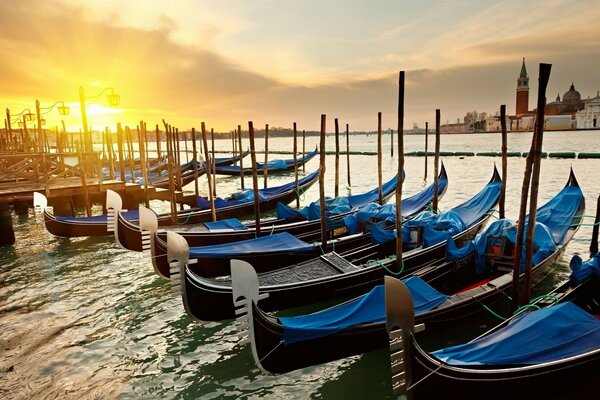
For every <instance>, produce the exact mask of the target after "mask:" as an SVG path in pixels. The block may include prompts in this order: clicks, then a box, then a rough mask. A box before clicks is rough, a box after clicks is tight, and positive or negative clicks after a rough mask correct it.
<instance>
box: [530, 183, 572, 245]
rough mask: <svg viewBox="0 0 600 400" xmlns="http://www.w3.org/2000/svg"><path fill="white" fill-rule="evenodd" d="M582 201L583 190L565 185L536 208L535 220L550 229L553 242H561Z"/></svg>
mask: <svg viewBox="0 0 600 400" xmlns="http://www.w3.org/2000/svg"><path fill="white" fill-rule="evenodd" d="M582 201H583V192H582V191H581V188H580V187H579V186H565V187H564V188H563V189H562V190H561V191H560V192H559V193H558V194H557V195H556V196H555V197H554V198H553V199H552V200H550V201H549V202H548V203H546V204H544V205H543V206H542V207H540V208H539V209H538V212H537V214H536V218H535V220H536V221H539V222H541V223H543V224H544V225H546V226H547V227H548V229H550V232H552V237H553V238H554V243H556V244H562V243H563V240H564V239H565V235H566V233H567V231H568V230H569V227H570V226H571V221H572V220H573V217H574V216H575V214H576V213H577V210H579V206H580V205H581V202H582Z"/></svg>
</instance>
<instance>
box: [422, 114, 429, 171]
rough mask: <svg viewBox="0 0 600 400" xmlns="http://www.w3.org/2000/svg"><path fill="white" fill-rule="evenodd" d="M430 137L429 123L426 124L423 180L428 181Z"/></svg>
mask: <svg viewBox="0 0 600 400" xmlns="http://www.w3.org/2000/svg"><path fill="white" fill-rule="evenodd" d="M428 137H429V122H425V175H424V176H423V180H424V181H427V151H428V149H427V147H428V143H427V141H428Z"/></svg>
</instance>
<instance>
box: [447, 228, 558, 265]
mask: <svg viewBox="0 0 600 400" xmlns="http://www.w3.org/2000/svg"><path fill="white" fill-rule="evenodd" d="M526 229H527V228H526ZM490 236H502V237H506V239H507V241H508V242H509V243H511V244H512V245H513V246H515V245H516V243H517V226H516V225H515V223H514V222H512V221H509V220H506V219H500V220H497V221H494V222H492V223H491V224H490V225H489V226H488V227H487V229H486V230H485V231H484V232H481V233H479V234H477V236H476V237H475V239H473V240H471V241H470V242H469V243H468V244H467V245H465V246H463V247H461V248H457V247H456V244H455V243H454V240H453V239H452V238H448V242H447V246H446V260H447V261H455V260H460V259H462V258H464V257H466V256H467V255H469V254H472V253H475V270H476V271H477V273H483V272H485V271H486V270H487V269H488V265H487V262H486V259H485V253H486V251H487V241H488V237H490ZM526 237H527V234H525V238H526ZM523 243H525V240H523ZM555 251H556V244H554V239H553V237H552V232H550V230H549V229H548V227H547V226H546V225H544V224H542V223H541V222H536V226H535V231H534V235H533V265H536V264H539V263H540V262H541V261H543V260H544V259H545V258H546V257H548V256H549V255H551V254H552V253H554V252H555ZM524 268H525V245H523V251H522V253H521V270H522V271H524Z"/></svg>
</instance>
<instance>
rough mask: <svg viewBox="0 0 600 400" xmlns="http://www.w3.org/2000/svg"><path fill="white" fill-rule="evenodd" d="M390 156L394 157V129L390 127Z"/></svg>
mask: <svg viewBox="0 0 600 400" xmlns="http://www.w3.org/2000/svg"><path fill="white" fill-rule="evenodd" d="M390 157H392V158H393V157H394V130H393V129H390Z"/></svg>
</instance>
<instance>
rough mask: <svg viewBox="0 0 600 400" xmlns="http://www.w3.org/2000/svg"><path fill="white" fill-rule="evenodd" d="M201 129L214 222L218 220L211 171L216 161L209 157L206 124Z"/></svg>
mask: <svg viewBox="0 0 600 400" xmlns="http://www.w3.org/2000/svg"><path fill="white" fill-rule="evenodd" d="M200 129H201V131H202V143H203V144H204V159H205V163H206V179H208V199H209V200H210V212H211V214H212V220H213V221H216V220H217V212H216V210H215V198H214V196H213V191H212V176H211V175H212V174H211V173H210V171H211V170H212V163H213V162H214V160H212V159H210V158H209V156H208V145H207V141H206V126H205V125H204V122H202V123H201V124H200Z"/></svg>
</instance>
